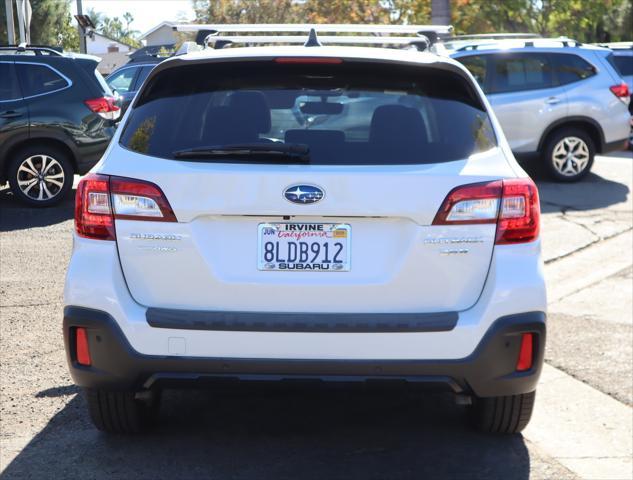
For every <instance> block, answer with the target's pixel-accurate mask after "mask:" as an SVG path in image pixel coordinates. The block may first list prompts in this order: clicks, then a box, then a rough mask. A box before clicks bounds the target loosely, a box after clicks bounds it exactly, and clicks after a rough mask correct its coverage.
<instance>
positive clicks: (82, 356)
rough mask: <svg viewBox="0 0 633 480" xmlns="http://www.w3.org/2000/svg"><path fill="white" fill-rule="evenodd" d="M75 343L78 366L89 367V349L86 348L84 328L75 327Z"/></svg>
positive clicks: (86, 338) (86, 340)
mask: <svg viewBox="0 0 633 480" xmlns="http://www.w3.org/2000/svg"><path fill="white" fill-rule="evenodd" d="M75 342H76V345H75V347H76V349H75V351H76V352H77V363H78V364H79V365H85V366H90V365H91V364H92V360H91V359H90V348H89V347H88V334H87V332H86V329H85V328H84V327H77V328H76V329H75Z"/></svg>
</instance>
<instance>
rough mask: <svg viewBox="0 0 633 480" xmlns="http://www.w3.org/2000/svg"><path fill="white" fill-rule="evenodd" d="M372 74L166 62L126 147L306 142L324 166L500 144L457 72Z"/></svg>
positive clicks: (390, 161) (139, 103)
mask: <svg viewBox="0 0 633 480" xmlns="http://www.w3.org/2000/svg"><path fill="white" fill-rule="evenodd" d="M375 72H376V65H375V64H373V63H371V62H366V63H364V62H354V63H349V64H341V65H336V67H335V68H332V65H318V64H317V65H311V64H307V65H283V64H277V63H272V64H271V62H256V61H253V62H244V64H241V65H235V64H234V63H233V62H230V63H228V62H227V64H200V65H191V66H182V67H176V68H168V69H165V70H163V71H161V72H159V73H158V74H156V76H154V77H153V79H152V82H151V83H149V84H148V85H147V86H146V87H144V88H143V89H141V91H140V93H139V96H138V97H137V100H136V101H135V104H134V106H133V107H132V112H131V114H130V117H129V119H128V121H127V124H126V125H125V126H124V129H123V133H122V136H121V144H122V145H124V146H125V147H127V148H129V149H130V150H133V151H136V152H139V153H143V154H146V155H150V156H155V157H161V158H168V159H178V160H185V158H183V156H182V155H179V154H178V152H180V151H182V150H187V149H192V148H212V147H213V148H215V147H222V146H225V145H237V144H254V143H255V144H263V145H265V144H271V145H280V144H282V145H283V144H287V145H296V144H301V145H306V146H307V147H308V148H309V151H310V155H309V156H310V163H312V164H319V165H396V164H397V165H406V164H425V163H441V162H448V161H453V160H463V159H465V158H468V157H469V156H470V155H472V154H474V153H478V152H483V151H486V150H489V149H491V148H492V147H494V146H495V145H496V138H495V135H494V131H493V128H492V125H491V122H490V118H489V116H488V113H487V112H486V109H485V107H484V106H483V105H482V103H481V98H480V97H479V96H478V95H477V93H476V91H475V90H474V89H473V88H472V84H471V83H470V82H469V81H467V80H466V79H464V78H463V77H462V76H461V75H460V74H457V73H454V72H449V71H444V70H440V69H437V68H422V67H415V68H414V67H410V66H405V65H402V66H399V65H392V66H390V67H389V68H388V69H385V71H384V72H383V73H381V75H375ZM180 153H182V152H180ZM210 161H212V160H210ZM216 161H229V162H230V161H237V162H248V159H244V158H242V159H238V160H234V159H230V158H229V159H227V158H217V159H216ZM253 161H255V162H257V163H262V159H256V160H253ZM270 161H271V162H275V161H277V160H276V159H275V158H272V159H271V160H270Z"/></svg>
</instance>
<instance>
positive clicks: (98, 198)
mask: <svg viewBox="0 0 633 480" xmlns="http://www.w3.org/2000/svg"><path fill="white" fill-rule="evenodd" d="M115 219H121V220H141V221H143V220H145V221H148V220H149V221H154V222H176V221H177V219H176V215H174V211H173V210H172V208H171V206H170V205H169V202H168V201H167V198H165V194H164V193H163V192H162V190H161V189H160V188H159V187H158V186H157V185H154V184H153V183H150V182H146V181H143V180H136V179H132V178H123V177H110V176H108V175H97V174H89V175H87V176H85V177H84V178H83V179H82V180H81V181H80V182H79V186H78V187H77V195H76V197H75V230H76V231H77V234H78V235H79V236H81V237H84V238H92V239H95V240H116V232H115V229H114V220H115Z"/></svg>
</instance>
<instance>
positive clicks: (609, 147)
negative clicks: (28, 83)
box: [600, 138, 629, 153]
mask: <svg viewBox="0 0 633 480" xmlns="http://www.w3.org/2000/svg"><path fill="white" fill-rule="evenodd" d="M628 145H629V139H628V138H623V139H622V140H616V141H615V142H608V143H605V144H604V145H603V146H602V150H601V151H600V153H610V152H618V151H620V150H626V149H627V147H628Z"/></svg>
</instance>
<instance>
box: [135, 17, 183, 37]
mask: <svg viewBox="0 0 633 480" xmlns="http://www.w3.org/2000/svg"><path fill="white" fill-rule="evenodd" d="M174 25H176V22H169V21H164V22H161V23H159V24H158V25H156V26H155V27H153V28H150V29H149V30H148V31H147V32H145V33H144V34H143V35H141V36H140V37H138V39H139V40H144V39H145V38H147V36H148V35H151V34H152V33H154V32H155V31H156V30H158V29H159V28H162V27H169V28H171V27H173V26H174Z"/></svg>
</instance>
